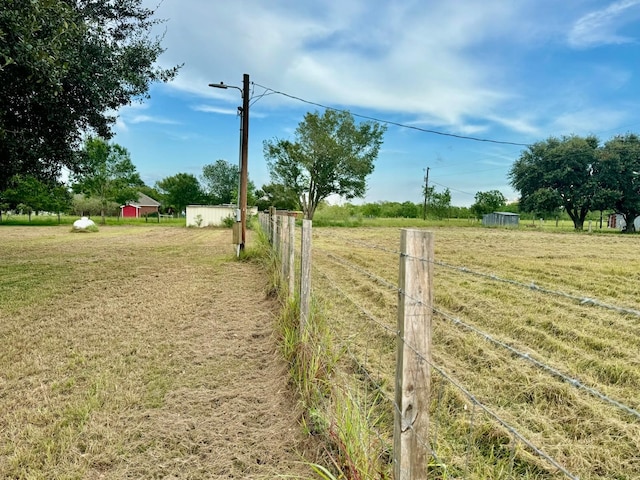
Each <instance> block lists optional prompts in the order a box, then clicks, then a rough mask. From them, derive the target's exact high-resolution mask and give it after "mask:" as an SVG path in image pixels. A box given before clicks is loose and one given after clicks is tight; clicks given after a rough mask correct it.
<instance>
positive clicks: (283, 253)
mask: <svg viewBox="0 0 640 480" xmlns="http://www.w3.org/2000/svg"><path fill="white" fill-rule="evenodd" d="M288 242H289V222H288V217H284V216H282V215H281V216H280V262H281V265H280V275H281V278H282V280H281V282H280V284H281V285H285V284H287V285H288V284H289V282H288V280H287V278H288V277H287V274H288V272H287V270H288V269H289V255H288V253H289V245H288Z"/></svg>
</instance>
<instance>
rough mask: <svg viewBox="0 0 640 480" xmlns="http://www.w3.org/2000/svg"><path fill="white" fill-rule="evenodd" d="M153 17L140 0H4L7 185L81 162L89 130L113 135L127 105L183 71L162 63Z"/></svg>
mask: <svg viewBox="0 0 640 480" xmlns="http://www.w3.org/2000/svg"><path fill="white" fill-rule="evenodd" d="M156 23H158V20H156V19H154V11H153V10H151V9H148V8H144V7H143V6H142V0H3V5H2V8H0V172H1V173H0V191H1V190H4V189H5V188H6V187H7V184H8V180H9V179H10V178H11V177H13V176H14V175H16V174H22V175H30V176H33V177H36V178H39V179H41V180H51V179H54V178H56V177H57V176H58V175H59V173H60V171H61V168H62V167H63V166H64V167H67V168H69V169H70V170H71V171H75V170H76V168H77V161H76V160H77V157H76V156H75V154H74V153H75V151H76V150H77V149H78V148H79V146H80V143H81V140H82V138H83V136H84V135H86V133H88V132H93V133H94V134H97V135H99V136H101V137H103V138H109V137H110V136H111V126H112V124H113V123H114V121H115V112H116V111H117V110H118V109H119V108H120V107H122V106H124V105H127V104H129V103H131V102H132V101H133V100H135V99H140V98H143V97H144V96H146V95H147V94H148V90H149V86H150V84H151V83H152V82H156V81H168V80H170V79H172V78H173V77H174V76H175V75H176V73H177V67H176V68H170V69H162V68H159V67H157V66H155V63H156V60H157V58H158V56H159V55H160V54H161V53H162V51H163V49H162V47H161V45H160V39H159V38H153V37H151V36H150V32H151V29H152V27H153V26H154V25H155V24H156Z"/></svg>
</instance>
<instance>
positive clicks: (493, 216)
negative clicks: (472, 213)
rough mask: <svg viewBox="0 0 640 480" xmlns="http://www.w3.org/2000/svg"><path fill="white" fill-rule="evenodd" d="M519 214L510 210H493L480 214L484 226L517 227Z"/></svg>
mask: <svg viewBox="0 0 640 480" xmlns="http://www.w3.org/2000/svg"><path fill="white" fill-rule="evenodd" d="M519 224H520V215H518V214H517V213H511V212H493V213H487V214H486V215H483V216H482V225H483V226H485V227H516V228H517V227H518V225H519Z"/></svg>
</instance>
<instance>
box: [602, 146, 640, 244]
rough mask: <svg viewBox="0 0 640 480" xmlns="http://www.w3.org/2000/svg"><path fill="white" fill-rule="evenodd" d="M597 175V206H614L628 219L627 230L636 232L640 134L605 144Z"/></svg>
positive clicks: (639, 199) (639, 209) (639, 210)
mask: <svg viewBox="0 0 640 480" xmlns="http://www.w3.org/2000/svg"><path fill="white" fill-rule="evenodd" d="M597 177H598V180H599V184H598V190H597V195H596V203H597V208H599V209H602V210H604V209H606V208H611V209H613V210H614V211H615V212H616V213H619V214H620V215H622V216H623V218H624V221H625V222H626V226H625V228H624V230H623V232H625V233H630V232H633V231H635V225H634V220H635V218H636V217H637V216H638V215H640V137H638V136H637V135H635V134H632V133H629V134H627V135H619V136H616V137H614V138H612V139H611V140H609V141H608V142H607V143H605V145H604V147H603V148H602V150H601V153H600V164H599V165H598V168H597Z"/></svg>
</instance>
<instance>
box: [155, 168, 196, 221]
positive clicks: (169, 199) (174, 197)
mask: <svg viewBox="0 0 640 480" xmlns="http://www.w3.org/2000/svg"><path fill="white" fill-rule="evenodd" d="M156 189H157V190H158V191H159V192H160V193H161V194H162V196H163V198H162V200H163V203H164V205H165V207H172V208H174V209H176V211H177V212H178V213H181V212H183V211H184V210H185V209H186V208H187V205H192V204H199V203H200V202H202V200H203V198H204V195H203V193H202V188H201V187H200V183H199V182H198V179H197V178H196V177H195V176H194V175H192V174H190V173H178V174H176V175H173V176H171V177H166V178H163V179H162V180H160V181H159V182H156Z"/></svg>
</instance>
